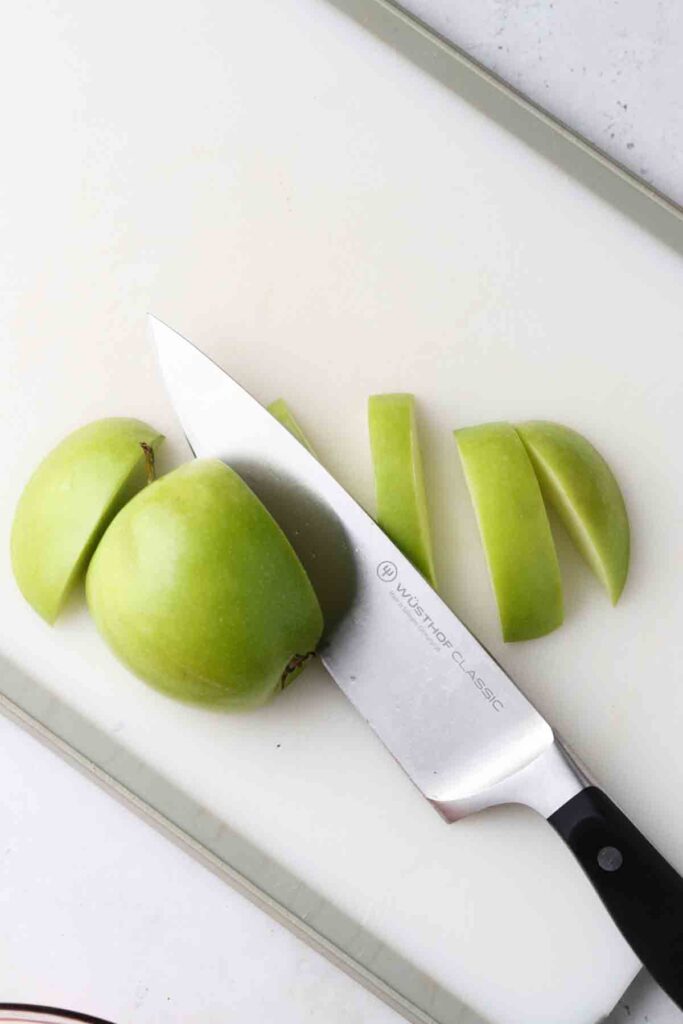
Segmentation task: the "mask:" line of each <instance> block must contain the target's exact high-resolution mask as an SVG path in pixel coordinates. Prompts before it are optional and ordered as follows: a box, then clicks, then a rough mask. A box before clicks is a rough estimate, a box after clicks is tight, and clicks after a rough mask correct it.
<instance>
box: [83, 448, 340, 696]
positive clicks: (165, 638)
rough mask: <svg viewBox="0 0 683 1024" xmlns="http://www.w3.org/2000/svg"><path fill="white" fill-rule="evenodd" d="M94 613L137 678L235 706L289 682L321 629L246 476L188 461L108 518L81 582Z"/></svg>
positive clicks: (285, 545)
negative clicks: (293, 667)
mask: <svg viewBox="0 0 683 1024" xmlns="http://www.w3.org/2000/svg"><path fill="white" fill-rule="evenodd" d="M86 595H87V599H88V605H89V607H90V610H91V612H92V615H93V618H94V619H95V622H96V624H97V626H98V628H99V630H100V632H101V634H102V636H103V637H104V638H105V640H106V641H107V642H108V643H109V645H110V646H111V648H112V650H113V651H114V653H115V654H116V655H117V656H118V657H119V658H120V659H121V660H122V661H123V662H124V663H125V664H126V665H127V666H128V667H129V668H130V669H131V670H132V672H134V673H135V674H136V675H137V676H139V677H140V678H141V679H143V680H145V681H147V682H148V683H150V684H151V685H152V686H154V687H156V688H157V689H159V690H161V691H163V692H164V693H166V694H169V695H170V696H172V697H177V698H179V699H181V700H185V701H192V702H197V703H201V704H207V705H216V706H221V707H224V708H226V709H231V710H240V709H248V708H252V707H257V706H259V705H260V704H263V703H264V702H265V701H266V700H268V698H269V697H271V696H272V695H273V694H274V693H275V692H276V691H277V690H279V689H281V688H282V686H283V685H285V684H286V683H288V682H289V681H290V679H289V673H288V672H287V668H288V666H290V665H291V664H292V660H293V659H294V658H296V656H297V655H299V656H305V655H308V654H309V653H310V652H312V651H314V650H315V648H316V645H317V643H318V641H319V639H320V635H321V632H322V627H323V620H322V613H321V611H320V606H319V604H318V600H317V598H316V595H315V593H314V591H313V587H312V586H311V583H310V581H309V579H308V576H307V575H306V573H305V571H304V569H303V567H302V565H301V563H300V562H299V560H298V558H297V556H296V554H295V553H294V550H293V549H292V547H291V545H290V543H289V541H288V540H287V538H286V537H285V535H284V533H283V532H282V530H281V529H280V527H279V526H278V525H277V523H276V522H275V520H274V519H273V518H272V517H271V515H270V513H269V512H268V511H267V510H266V509H265V508H264V506H263V505H262V504H261V502H260V501H259V499H258V498H257V497H256V495H255V494H254V493H253V492H252V491H251V490H250V489H249V487H248V486H247V485H246V484H245V483H244V481H243V480H242V479H241V478H240V477H239V476H238V475H237V474H236V473H235V472H234V471H233V470H231V469H229V468H228V466H226V465H225V464H224V463H222V462H220V461H219V460H217V459H197V460H195V461H194V462H190V463H187V464H186V465H184V466H181V467H180V468H178V469H176V470H174V471H173V472H171V473H169V474H168V475H167V476H164V477H161V478H160V479H159V480H157V481H155V482H154V483H152V484H150V485H149V486H148V487H146V488H145V489H144V490H143V491H141V492H140V493H139V494H137V495H136V496H135V497H134V498H133V500H132V501H130V502H129V503H128V504H127V505H126V506H125V507H124V508H123V509H122V510H121V511H120V512H119V514H118V515H117V517H116V518H115V519H114V520H113V522H112V523H111V524H110V526H109V528H108V529H107V531H106V533H105V535H104V537H103V538H102V540H101V541H100V544H99V545H98V547H97V550H96V552H95V554H94V556H93V558H92V561H91V563H90V567H89V569H88V574H87V577H86Z"/></svg>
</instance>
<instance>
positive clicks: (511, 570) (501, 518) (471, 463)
mask: <svg viewBox="0 0 683 1024" xmlns="http://www.w3.org/2000/svg"><path fill="white" fill-rule="evenodd" d="M455 438H456V441H457V444H458V450H459V452H460V459H461V461H462V466H463V469H464V472H465V479H466V481H467V486H468V488H469V492H470V495H471V498H472V502H473V504H474V509H475V513H476V516H477V521H478V524H479V531H480V533H481V538H482V542H483V545H484V551H485V554H486V560H487V563H488V568H489V572H490V575H491V580H492V583H493V589H494V592H495V596H496V601H497V603H498V613H499V615H500V622H501V626H502V630H503V639H504V640H506V641H512V640H531V639H533V638H535V637H539V636H544V635H545V634H546V633H550V632H551V631H552V630H554V629H556V628H557V627H558V626H559V625H561V623H562V618H563V606H562V581H561V579H560V569H559V565H558V561H557V553H556V551H555V544H554V542H553V538H552V534H551V532H550V525H549V523H548V516H547V513H546V510H545V505H544V503H543V497H542V494H541V489H540V487H539V484H538V480H537V479H536V474H535V473H534V469H533V466H532V464H531V460H530V459H529V456H528V454H527V451H526V448H525V447H524V445H523V444H522V441H521V439H520V437H519V434H518V433H517V432H516V430H515V428H514V427H512V426H511V425H510V424H509V423H486V424H483V425H482V426H477V427H466V428H464V429H462V430H456V431H455Z"/></svg>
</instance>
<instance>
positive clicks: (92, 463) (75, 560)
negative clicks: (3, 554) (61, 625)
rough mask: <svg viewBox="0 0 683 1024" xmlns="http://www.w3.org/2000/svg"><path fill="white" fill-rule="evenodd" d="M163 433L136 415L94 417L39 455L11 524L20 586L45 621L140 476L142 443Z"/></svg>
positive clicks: (53, 615) (151, 443)
mask: <svg viewBox="0 0 683 1024" xmlns="http://www.w3.org/2000/svg"><path fill="white" fill-rule="evenodd" d="M161 441H162V436H161V434H159V433H158V431H156V430H154V428H153V427H150V426H149V425H148V424H147V423H143V422H142V421H141V420H135V419H124V418H111V419H103V420H97V421H95V422H94V423H89V424H88V425H87V426H85V427H81V428H80V429H79V430H76V431H74V432H73V433H72V434H69V436H68V437H66V438H65V439H64V440H63V441H62V442H61V443H60V444H59V445H57V447H56V448H54V449H53V450H52V451H51V452H50V453H49V455H47V457H46V458H45V459H44V460H43V462H41V464H40V465H39V466H38V468H37V469H36V471H35V473H34V474H33V476H32V477H31V478H30V480H29V482H28V483H27V485H26V487H25V488H24V491H23V493H22V495H21V497H20V499H19V503H18V505H17V509H16V512H15V515H14V522H13V524H12V536H11V555H12V568H13V570H14V575H15V578H16V581H17V583H18V585H19V589H20V590H21V592H22V594H23V595H24V597H25V598H26V600H27V601H28V602H29V604H30V605H32V606H33V608H35V610H36V611H37V612H38V614H39V615H42V617H43V618H44V619H45V620H46V621H47V622H49V623H53V622H54V621H55V619H56V618H57V615H58V614H59V612H60V610H61V608H62V607H63V605H64V602H65V601H66V599H67V597H68V595H69V592H70V591H71V589H72V587H73V586H74V584H75V583H76V582H77V580H78V579H79V578H80V577H81V576H82V575H83V573H84V571H85V568H86V566H87V564H88V562H89V560H90V557H91V555H92V553H93V551H94V550H95V547H96V545H97V542H98V540H99V539H100V537H101V536H102V534H103V532H104V530H105V528H106V526H107V524H108V523H109V522H110V521H111V520H112V519H113V518H114V515H115V514H116V512H117V511H118V510H119V508H121V506H122V505H123V504H124V503H125V502H126V501H127V500H128V498H129V497H131V496H132V494H134V493H135V491H137V490H139V489H140V487H141V486H142V485H143V484H144V482H145V464H146V461H145V456H144V452H143V449H142V448H141V444H142V443H144V444H147V445H149V446H150V447H151V448H152V449H153V448H154V447H157V446H158V445H159V444H160V443H161Z"/></svg>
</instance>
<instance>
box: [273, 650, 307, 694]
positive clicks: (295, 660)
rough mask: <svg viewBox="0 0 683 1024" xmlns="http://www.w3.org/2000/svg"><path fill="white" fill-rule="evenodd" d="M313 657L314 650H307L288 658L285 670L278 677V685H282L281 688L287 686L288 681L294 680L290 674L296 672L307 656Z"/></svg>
mask: <svg viewBox="0 0 683 1024" xmlns="http://www.w3.org/2000/svg"><path fill="white" fill-rule="evenodd" d="M314 657H315V651H309V652H308V654H295V655H293V656H292V657H291V658H290V660H289V662H288V663H287V665H286V666H285V670H284V672H283V673H282V676H281V677H280V686H281V687H282V689H283V690H284V688H285V687H286V686H289V684H290V683H292V682H294V680H293V679H292V678H291V676H292V674H293V673H294V672H296V671H297V670H298V669H300V668H301V666H302V665H303V664H304V663H305V662H307V661H308V659H309V658H314Z"/></svg>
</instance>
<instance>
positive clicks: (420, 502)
mask: <svg viewBox="0 0 683 1024" xmlns="http://www.w3.org/2000/svg"><path fill="white" fill-rule="evenodd" d="M368 425H369V428H370V445H371V449H372V461H373V465H374V471H375V491H376V495H377V522H378V524H379V526H381V527H382V529H383V530H384V532H385V533H386V534H387V536H388V537H390V538H391V540H393V542H394V544H396V546H397V547H398V548H400V549H401V551H402V552H403V554H404V555H405V556H406V558H409V559H410V561H411V562H412V563H413V565H414V566H415V568H416V569H418V570H419V571H420V572H421V573H422V575H423V576H424V577H425V579H426V580H427V582H428V583H430V584H431V585H432V586H433V587H435V586H436V572H435V570H434V556H433V552H432V540H431V534H430V529H429V518H428V514H427V499H426V496H425V487H424V479H423V472H422V457H421V455H420V446H419V441H418V436H417V423H416V420H415V399H414V398H413V396H412V395H408V394H393V395H371V396H370V399H369V402H368Z"/></svg>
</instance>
